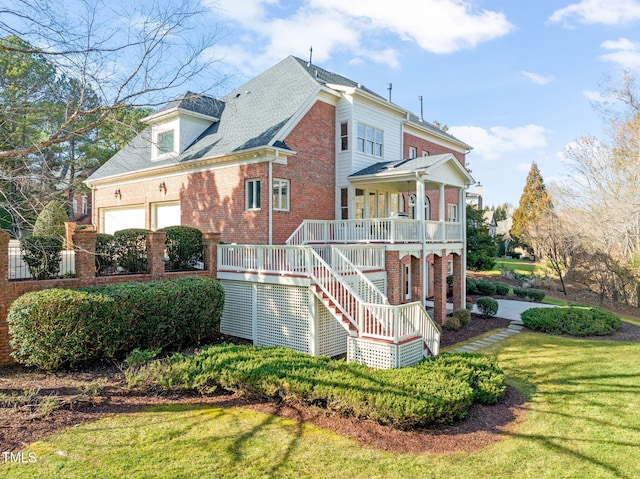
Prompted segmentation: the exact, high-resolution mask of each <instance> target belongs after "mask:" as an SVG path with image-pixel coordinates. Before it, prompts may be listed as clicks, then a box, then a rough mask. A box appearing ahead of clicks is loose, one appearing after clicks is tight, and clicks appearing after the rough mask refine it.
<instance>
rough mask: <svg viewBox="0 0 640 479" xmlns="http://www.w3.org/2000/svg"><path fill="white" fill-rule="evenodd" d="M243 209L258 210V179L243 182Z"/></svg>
mask: <svg viewBox="0 0 640 479" xmlns="http://www.w3.org/2000/svg"><path fill="white" fill-rule="evenodd" d="M244 191H245V209H246V210H259V209H260V180H259V179H256V178H254V179H251V180H246V182H245V188H244Z"/></svg>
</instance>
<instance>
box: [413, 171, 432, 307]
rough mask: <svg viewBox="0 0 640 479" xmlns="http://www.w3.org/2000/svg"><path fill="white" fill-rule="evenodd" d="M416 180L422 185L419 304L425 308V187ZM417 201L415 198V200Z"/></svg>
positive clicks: (422, 180)
mask: <svg viewBox="0 0 640 479" xmlns="http://www.w3.org/2000/svg"><path fill="white" fill-rule="evenodd" d="M417 176H418V178H419V179H420V183H422V188H421V190H422V200H421V201H420V209H421V213H420V215H419V216H420V217H421V218H422V224H421V225H420V242H421V243H422V258H421V259H420V264H421V266H422V294H421V296H422V297H421V298H420V303H421V304H422V306H423V307H425V308H426V306H427V292H428V288H429V287H428V285H427V240H426V238H425V234H424V230H425V228H426V223H425V222H426V221H427V219H426V218H425V217H424V203H425V201H424V198H425V186H424V178H423V177H422V176H419V175H417ZM416 200H417V198H416Z"/></svg>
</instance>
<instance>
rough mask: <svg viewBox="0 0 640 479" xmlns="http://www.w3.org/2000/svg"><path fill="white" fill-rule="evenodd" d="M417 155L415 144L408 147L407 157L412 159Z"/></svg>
mask: <svg viewBox="0 0 640 479" xmlns="http://www.w3.org/2000/svg"><path fill="white" fill-rule="evenodd" d="M417 156H418V149H417V148H416V147H415V146H410V147H409V159H410V160H413V159H414V158H416V157H417Z"/></svg>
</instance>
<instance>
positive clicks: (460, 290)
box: [453, 254, 466, 309]
mask: <svg viewBox="0 0 640 479" xmlns="http://www.w3.org/2000/svg"><path fill="white" fill-rule="evenodd" d="M464 283H465V277H464V265H463V263H462V255H459V254H454V255H453V308H454V309H459V308H464V307H465V306H466V298H465V294H464V292H465V288H464V286H465V285H464Z"/></svg>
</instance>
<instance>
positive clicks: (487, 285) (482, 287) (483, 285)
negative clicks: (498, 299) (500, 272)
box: [476, 281, 496, 296]
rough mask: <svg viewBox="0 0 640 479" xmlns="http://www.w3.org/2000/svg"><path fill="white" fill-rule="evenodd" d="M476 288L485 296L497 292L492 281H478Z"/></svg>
mask: <svg viewBox="0 0 640 479" xmlns="http://www.w3.org/2000/svg"><path fill="white" fill-rule="evenodd" d="M476 289H477V290H478V293H479V294H483V295H485V296H493V295H494V294H496V286H495V285H494V284H493V283H492V282H490V281H478V282H477V283H476Z"/></svg>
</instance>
